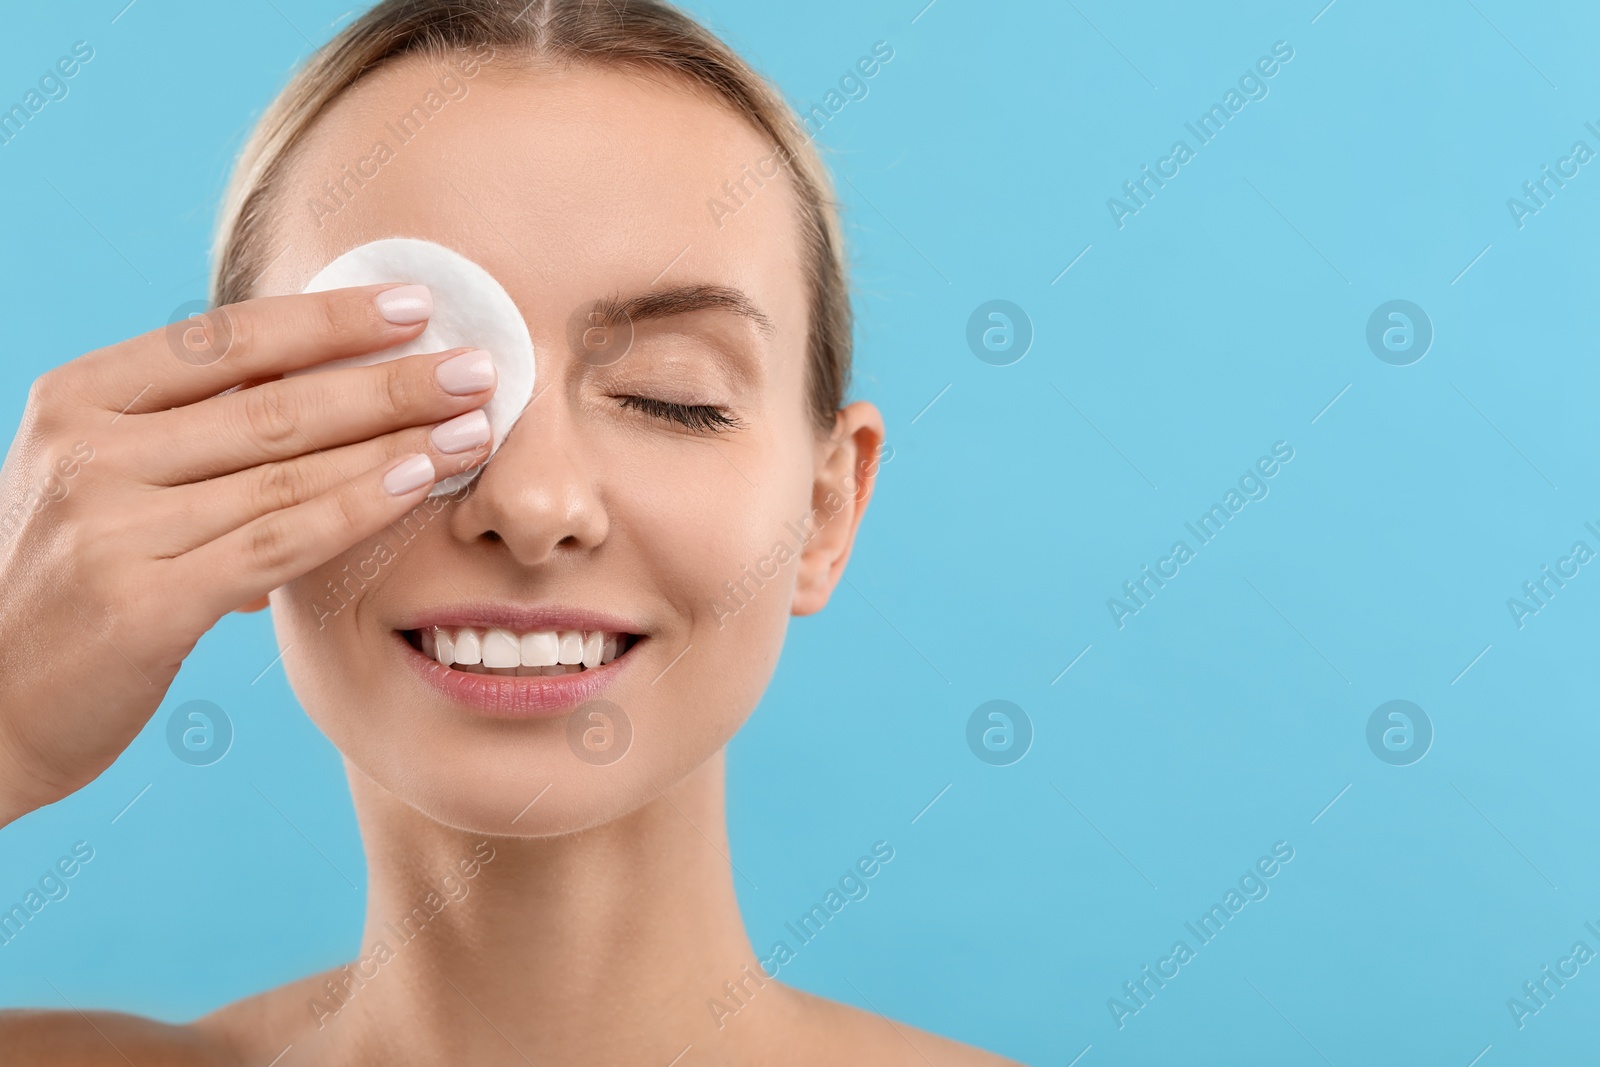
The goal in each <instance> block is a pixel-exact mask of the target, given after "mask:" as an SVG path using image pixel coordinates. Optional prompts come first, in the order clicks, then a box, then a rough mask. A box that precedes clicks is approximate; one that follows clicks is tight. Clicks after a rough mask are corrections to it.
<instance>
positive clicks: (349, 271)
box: [291, 237, 534, 496]
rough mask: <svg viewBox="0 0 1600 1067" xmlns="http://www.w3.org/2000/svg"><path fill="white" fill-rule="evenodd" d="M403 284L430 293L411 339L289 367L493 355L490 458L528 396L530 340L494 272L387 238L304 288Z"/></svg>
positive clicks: (455, 483) (451, 481) (442, 485)
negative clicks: (449, 353)
mask: <svg viewBox="0 0 1600 1067" xmlns="http://www.w3.org/2000/svg"><path fill="white" fill-rule="evenodd" d="M383 282H406V283H411V284H421V285H426V286H427V287H428V288H429V290H431V291H432V293H433V317H432V318H431V319H429V320H428V328H427V329H425V330H423V331H422V333H421V334H420V335H419V336H417V337H416V338H414V339H413V340H410V341H407V342H406V343H404V344H400V345H395V346H394V347H393V348H386V349H384V350H383V351H381V352H372V353H368V354H367V355H364V356H353V357H351V358H349V359H338V360H332V361H330V362H327V363H319V364H317V365H316V366H314V367H306V368H304V369H302V370H298V371H293V372H291V373H292V374H314V373H316V372H317V371H323V370H331V369H333V368H335V367H365V366H370V365H371V364H374V363H383V362H385V361H387V360H391V359H399V358H400V357H401V356H413V355H417V354H419V353H423V352H443V351H446V350H447V349H451V348H461V347H470V348H481V349H483V350H484V351H486V352H488V353H489V354H490V355H491V356H493V357H494V366H495V371H496V373H497V380H496V383H495V390H494V393H493V395H492V396H491V397H490V398H489V402H488V403H487V404H485V405H484V409H483V410H484V414H485V415H487V416H488V417H489V428H490V431H491V432H492V434H493V437H492V439H491V440H490V443H489V454H490V455H491V456H493V455H494V453H495V451H496V450H497V449H499V447H500V445H501V443H502V442H503V441H505V439H506V434H508V433H510V432H511V427H512V426H513V425H514V424H515V423H516V421H517V419H518V418H519V417H520V416H521V415H522V410H523V409H524V408H525V407H527V406H528V399H529V398H530V397H532V396H533V373H534V372H533V338H532V337H531V336H529V334H528V324H527V323H526V322H524V321H523V318H522V312H521V311H519V310H517V305H516V302H515V301H514V300H512V299H511V296H510V294H509V293H507V292H506V291H505V287H504V286H502V285H501V284H500V283H499V282H498V281H496V280H495V278H494V275H492V274H490V273H489V272H488V271H486V270H484V269H483V268H482V267H480V266H478V265H477V264H476V263H474V262H473V261H472V260H470V259H468V258H467V257H466V256H463V255H462V254H461V253H459V252H456V251H453V250H451V249H449V248H446V247H445V246H444V245H440V244H434V243H433V242H432V241H422V240H417V239H415V238H411V237H390V238H386V239H385V240H382V241H372V242H370V243H368V244H364V245H358V246H356V247H355V248H352V249H351V250H350V251H348V252H346V253H345V254H344V255H342V256H340V257H339V258H338V259H335V260H334V261H333V262H332V263H329V264H328V265H327V266H326V267H323V268H322V270H320V271H318V272H317V276H316V277H315V278H312V279H311V281H310V282H308V283H306V287H305V289H304V290H303V291H304V292H307V293H320V292H323V291H324V290H327V289H343V288H345V287H347V286H352V285H378V284H380V283H383ZM479 470H482V468H481V467H479V468H476V469H474V470H470V471H463V472H462V473H460V474H453V475H451V476H450V477H448V478H444V479H442V480H440V481H439V483H438V484H437V485H435V486H434V487H433V492H432V493H430V494H429V495H430V496H438V495H439V494H441V493H453V492H455V491H456V490H458V489H461V488H462V487H464V486H466V485H467V484H469V483H470V482H471V481H472V479H473V478H474V477H475V476H476V475H477V473H478V471H479Z"/></svg>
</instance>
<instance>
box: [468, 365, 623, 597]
mask: <svg viewBox="0 0 1600 1067" xmlns="http://www.w3.org/2000/svg"><path fill="white" fill-rule="evenodd" d="M564 400H565V397H564V396H563V395H562V390H561V388H560V386H559V385H557V386H555V387H553V388H547V389H545V390H543V391H541V392H539V393H536V395H535V396H534V398H533V400H532V401H531V402H530V403H529V404H528V407H527V409H526V410H524V411H523V413H522V417H521V418H519V419H518V420H517V423H516V425H515V426H513V427H512V428H511V432H510V433H509V434H507V435H506V439H505V441H504V443H502V444H501V446H500V449H499V451H497V452H496V453H495V454H494V458H493V459H491V460H490V461H489V464H488V466H486V467H485V468H484V469H483V471H482V472H481V473H480V474H479V475H478V479H477V482H476V483H475V484H474V485H473V487H472V491H471V493H469V494H468V495H467V498H466V499H465V500H463V501H462V502H461V503H460V504H458V505H457V506H456V508H455V509H454V514H453V515H452V517H451V526H452V530H453V532H454V533H455V535H456V536H457V537H458V538H460V539H462V540H463V541H464V542H473V543H498V544H502V545H504V546H505V550H506V551H508V552H509V553H510V555H511V557H512V558H513V559H515V560H516V561H517V562H518V563H520V564H522V565H524V566H529V567H532V566H537V565H538V564H541V563H547V562H550V561H551V560H554V559H557V558H560V557H561V556H564V555H565V556H578V555H581V554H583V553H585V552H589V551H592V550H593V549H595V548H597V547H599V546H600V545H601V544H602V543H603V542H604V541H605V539H606V533H607V530H608V528H609V519H608V516H607V514H606V509H605V505H604V502H603V499H602V496H601V493H600V489H599V476H600V474H601V473H602V472H600V471H598V470H596V469H595V466H594V464H592V463H590V462H586V456H585V452H584V448H583V441H582V436H581V434H580V433H578V432H577V431H578V426H577V425H576V423H575V421H574V418H573V413H572V412H571V411H570V409H569V406H568V405H567V404H566V403H565V402H564Z"/></svg>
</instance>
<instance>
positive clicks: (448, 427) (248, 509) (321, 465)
mask: <svg viewBox="0 0 1600 1067" xmlns="http://www.w3.org/2000/svg"><path fill="white" fill-rule="evenodd" d="M489 433H490V431H489V419H488V416H486V415H485V414H484V413H483V410H482V409H481V408H480V409H478V410H476V411H469V412H467V413H466V414H465V415H459V416H457V417H456V418H454V419H451V420H449V421H448V422H444V423H440V424H439V425H437V426H433V427H418V428H415V429H409V430H400V431H397V432H395V433H391V434H385V435H384V436H383V437H379V438H375V439H373V440H370V441H361V442H358V443H356V444H352V445H345V446H344V447H343V448H335V449H330V450H328V451H327V452H316V453H312V454H311V455H307V456H296V457H295V458H293V459H287V460H282V461H280V462H277V463H263V464H261V465H260V466H257V467H251V468H249V469H248V470H242V471H239V472H238V473H236V474H229V475H227V476H225V477H222V478H214V479H212V480H211V481H206V482H194V483H191V484H188V485H179V486H175V487H173V488H171V489H168V490H165V491H164V492H162V493H160V494H159V495H158V496H157V498H156V500H155V501H154V502H153V504H152V507H153V508H154V516H153V523H154V525H157V526H159V527H160V529H161V530H162V531H164V534H165V536H166V538H167V539H168V540H167V543H166V544H164V545H163V546H162V550H161V551H162V554H163V555H165V556H178V555H182V554H183V553H185V552H190V551H193V550H194V549H196V548H199V547H200V546H201V545H204V544H206V543H208V542H210V541H214V540H216V539H217V538H219V537H222V536H223V535H225V534H227V533H228V532H229V531H231V530H237V529H239V528H240V527H242V526H244V525H245V524H246V523H249V522H251V521H253V520H255V519H258V518H260V517H261V516H263V515H266V514H269V513H270V512H274V511H282V510H284V509H286V508H292V507H294V506H296V505H298V504H303V503H305V502H306V501H308V500H312V499H315V498H316V497H319V496H321V495H322V494H324V493H327V492H329V491H330V490H333V489H337V488H338V487H340V486H342V485H345V484H347V483H349V482H352V481H354V480H355V479H357V478H359V477H360V476H361V475H362V474H363V473H364V472H366V471H369V470H372V469H373V468H375V467H380V466H384V465H385V464H387V463H389V462H390V461H392V460H395V459H399V458H400V457H401V456H408V455H414V454H416V453H422V454H423V455H426V456H427V457H428V458H429V460H430V461H431V462H432V463H433V468H434V470H435V471H436V472H437V473H438V475H439V477H440V479H441V480H442V479H444V478H447V477H450V476H451V475H453V474H459V473H463V472H465V471H470V470H472V469H473V468H475V467H478V466H481V465H482V464H483V463H484V462H485V461H487V460H488V458H489Z"/></svg>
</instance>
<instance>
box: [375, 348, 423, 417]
mask: <svg viewBox="0 0 1600 1067" xmlns="http://www.w3.org/2000/svg"><path fill="white" fill-rule="evenodd" d="M411 362H412V361H411V360H404V359H399V360H392V361H390V362H388V363H384V364H381V374H382V377H381V380H380V381H379V382H378V385H377V391H378V396H377V404H378V410H379V411H380V412H381V413H382V415H383V418H384V419H385V420H386V421H389V422H394V421H397V420H399V419H401V418H404V417H405V416H406V415H408V414H410V412H411V409H412V405H413V403H414V401H415V397H414V391H413V390H412V388H411V375H410V374H409V373H408V372H409V371H410V370H411V367H410V366H409V364H410V363H411Z"/></svg>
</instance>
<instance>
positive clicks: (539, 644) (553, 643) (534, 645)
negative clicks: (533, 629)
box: [521, 630, 561, 667]
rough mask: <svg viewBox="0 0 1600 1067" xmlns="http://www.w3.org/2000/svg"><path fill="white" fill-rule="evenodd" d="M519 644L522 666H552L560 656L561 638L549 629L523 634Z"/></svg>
mask: <svg viewBox="0 0 1600 1067" xmlns="http://www.w3.org/2000/svg"><path fill="white" fill-rule="evenodd" d="M521 646H522V648H521V651H522V665H523V666H524V667H554V666H555V665H556V661H557V660H558V659H560V658H561V657H560V646H561V639H560V638H558V637H557V636H556V635H555V634H554V633H552V632H551V631H549V630H546V631H544V632H542V633H533V634H523V635H522V640H521Z"/></svg>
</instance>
